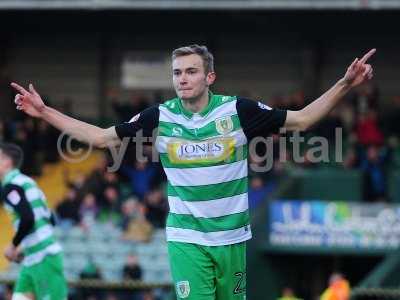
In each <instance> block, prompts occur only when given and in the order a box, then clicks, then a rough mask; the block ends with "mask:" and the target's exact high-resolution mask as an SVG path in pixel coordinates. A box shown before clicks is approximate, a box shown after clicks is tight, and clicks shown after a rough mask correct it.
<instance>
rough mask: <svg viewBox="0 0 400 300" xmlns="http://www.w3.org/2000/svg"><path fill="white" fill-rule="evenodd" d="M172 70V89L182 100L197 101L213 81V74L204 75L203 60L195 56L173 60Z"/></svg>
mask: <svg viewBox="0 0 400 300" xmlns="http://www.w3.org/2000/svg"><path fill="white" fill-rule="evenodd" d="M172 69H173V77H172V78H173V83H174V88H175V91H176V94H177V95H178V97H179V98H181V99H182V100H196V99H198V98H199V97H201V96H202V95H204V93H207V92H208V87H209V86H210V85H211V84H212V83H213V82H214V80H215V73H213V72H210V73H208V74H205V71H204V65H203V60H202V58H201V57H200V56H199V55H197V54H190V55H185V56H179V57H177V58H175V59H174V60H173V62H172Z"/></svg>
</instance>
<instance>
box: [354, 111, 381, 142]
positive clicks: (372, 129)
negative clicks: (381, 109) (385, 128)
mask: <svg viewBox="0 0 400 300" xmlns="http://www.w3.org/2000/svg"><path fill="white" fill-rule="evenodd" d="M356 134H357V140H358V142H359V143H360V144H361V145H364V146H368V145H382V144H383V142H384V139H383V133H382V131H381V130H380V128H379V126H378V119H377V113H376V111H373V110H371V111H369V112H368V113H366V114H363V115H359V116H358V121H357V125H356Z"/></svg>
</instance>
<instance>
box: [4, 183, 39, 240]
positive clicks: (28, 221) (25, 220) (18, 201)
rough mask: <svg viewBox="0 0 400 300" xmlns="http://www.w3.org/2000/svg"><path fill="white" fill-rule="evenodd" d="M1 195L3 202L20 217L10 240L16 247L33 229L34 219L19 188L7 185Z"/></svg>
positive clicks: (23, 193)
mask: <svg viewBox="0 0 400 300" xmlns="http://www.w3.org/2000/svg"><path fill="white" fill-rule="evenodd" d="M2 195H3V197H2V198H3V200H4V202H5V203H6V204H7V205H9V206H11V207H12V208H13V209H14V210H15V212H16V213H17V214H18V215H19V217H20V222H19V225H18V229H17V232H16V233H15V236H14V238H13V240H12V243H13V245H14V246H16V247H17V246H18V245H19V244H20V243H21V241H22V239H23V238H24V237H25V236H27V235H28V234H29V233H30V232H31V230H32V229H33V226H34V223H35V217H34V215H33V211H32V208H31V206H30V204H29V203H28V200H27V199H26V197H25V192H24V190H23V189H22V188H21V187H20V186H17V185H14V184H8V185H6V186H5V187H4V189H3V191H2Z"/></svg>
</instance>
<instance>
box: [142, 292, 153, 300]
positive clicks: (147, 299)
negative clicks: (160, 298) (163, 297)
mask: <svg viewBox="0 0 400 300" xmlns="http://www.w3.org/2000/svg"><path fill="white" fill-rule="evenodd" d="M141 300H156V298H155V297H154V294H153V291H151V290H148V291H144V292H143V294H142V299H141Z"/></svg>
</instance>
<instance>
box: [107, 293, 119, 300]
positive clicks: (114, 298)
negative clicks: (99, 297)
mask: <svg viewBox="0 0 400 300" xmlns="http://www.w3.org/2000/svg"><path fill="white" fill-rule="evenodd" d="M105 300H119V298H118V297H117V295H116V294H113V293H109V294H107V296H106V299H105Z"/></svg>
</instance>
